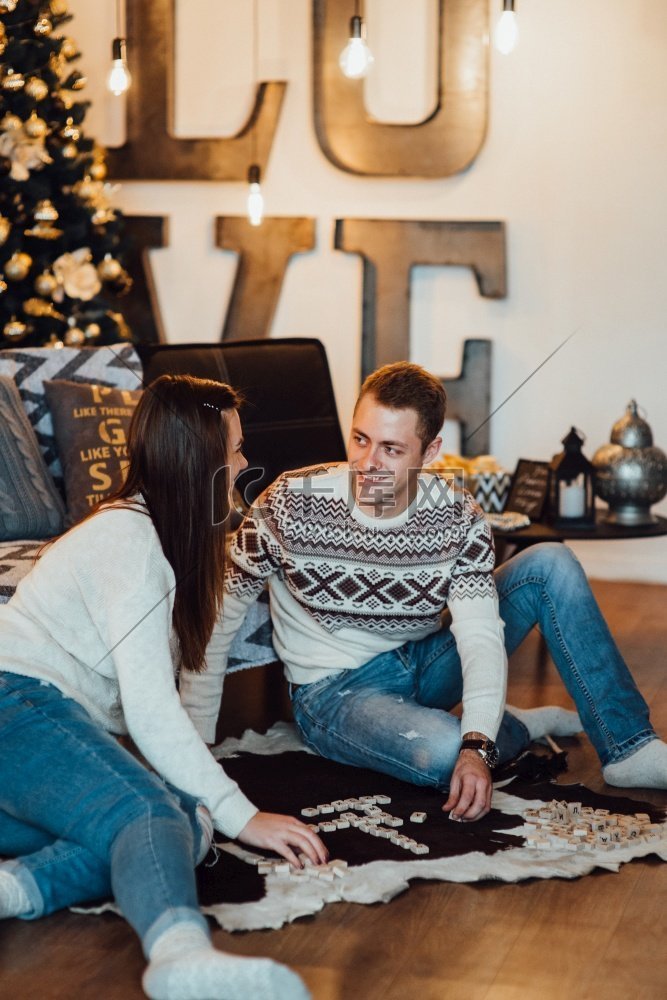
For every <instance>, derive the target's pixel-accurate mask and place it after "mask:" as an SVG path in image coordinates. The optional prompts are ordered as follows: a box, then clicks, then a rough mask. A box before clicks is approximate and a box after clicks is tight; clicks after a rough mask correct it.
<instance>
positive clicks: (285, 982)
mask: <svg viewBox="0 0 667 1000" xmlns="http://www.w3.org/2000/svg"><path fill="white" fill-rule="evenodd" d="M149 958H150V961H149V964H148V968H147V969H146V971H145V972H144V976H143V979H142V985H143V987H144V992H145V993H146V995H147V996H148V997H150V998H151V1000H248V998H249V997H258V998H259V997H261V998H262V1000H309V997H310V994H309V993H308V990H307V989H306V987H305V986H304V984H303V982H302V981H301V980H300V979H299V977H298V976H297V975H296V973H294V972H292V971H291V970H290V969H288V968H287V966H285V965H279V964H278V963H277V962H273V961H271V959H268V958H242V957H238V956H236V955H229V954H227V953H225V952H222V951H217V950H216V949H215V948H214V947H213V945H212V944H211V941H210V939H209V937H208V935H207V933H206V931H205V930H203V928H202V927H200V925H199V924H196V923H194V922H189V921H188V922H186V921H183V922H181V923H178V924H175V925H174V926H173V927H170V928H169V930H168V931H165V932H164V934H161V935H160V937H159V938H158V939H157V941H156V942H155V944H154V945H153V947H152V948H151V951H150V956H149Z"/></svg>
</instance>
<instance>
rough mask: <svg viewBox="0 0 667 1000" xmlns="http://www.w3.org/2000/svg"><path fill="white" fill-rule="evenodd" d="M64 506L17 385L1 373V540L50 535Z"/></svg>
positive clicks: (57, 528) (60, 523)
mask: <svg viewBox="0 0 667 1000" xmlns="http://www.w3.org/2000/svg"><path fill="white" fill-rule="evenodd" d="M64 516H65V509H64V507H63V502H62V500H61V499H60V494H59V493H58V491H57V489H56V488H55V486H54V484H53V480H52V479H51V476H50V475H49V473H48V470H47V468H46V465H45V464H44V459H43V458H42V456H41V453H40V450H39V445H38V444H37V439H36V437H35V434H34V431H33V429H32V427H31V426H30V422H29V420H28V418H27V416H26V415H25V411H24V409H23V404H22V403H21V397H20V396H19V393H18V389H17V388H16V386H15V385H14V382H13V380H12V379H11V378H8V377H7V376H6V375H2V376H0V540H2V541H7V542H8V541H14V540H15V539H18V538H22V539H23V538H51V537H52V536H53V535H57V534H59V533H60V532H61V531H62V530H63V519H64Z"/></svg>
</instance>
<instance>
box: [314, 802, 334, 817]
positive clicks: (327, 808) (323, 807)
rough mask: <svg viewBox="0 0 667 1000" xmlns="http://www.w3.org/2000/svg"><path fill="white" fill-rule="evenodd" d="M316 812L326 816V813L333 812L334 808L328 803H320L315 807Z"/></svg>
mask: <svg viewBox="0 0 667 1000" xmlns="http://www.w3.org/2000/svg"><path fill="white" fill-rule="evenodd" d="M317 811H318V812H320V813H322V815H323V816H325V815H327V814H328V813H332V812H335V810H334V807H333V806H332V805H331V804H330V803H329V802H324V803H322V805H319V806H318V807H317Z"/></svg>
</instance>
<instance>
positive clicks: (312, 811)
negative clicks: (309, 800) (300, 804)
mask: <svg viewBox="0 0 667 1000" xmlns="http://www.w3.org/2000/svg"><path fill="white" fill-rule="evenodd" d="M318 813H319V809H318V808H317V806H306V808H305V809H302V810H301V815H302V816H317V815H318Z"/></svg>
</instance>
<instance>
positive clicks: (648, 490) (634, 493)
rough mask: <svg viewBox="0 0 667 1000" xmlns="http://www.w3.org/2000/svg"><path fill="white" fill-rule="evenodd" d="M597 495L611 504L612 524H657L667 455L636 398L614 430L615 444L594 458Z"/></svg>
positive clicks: (608, 515)
mask: <svg viewBox="0 0 667 1000" xmlns="http://www.w3.org/2000/svg"><path fill="white" fill-rule="evenodd" d="M593 464H594V465H595V470H596V485H595V489H596V492H597V495H598V496H599V497H601V499H602V500H605V501H606V502H607V503H608V504H609V510H608V511H607V513H606V514H605V516H604V519H605V521H607V522H608V523H609V524H622V525H627V526H629V527H634V526H637V527H638V526H640V525H643V524H653V523H654V522H655V520H656V518H655V517H654V516H653V515H652V514H651V512H650V510H649V508H650V506H651V504H653V503H658V501H659V500H662V498H663V497H664V496H665V494H666V493H667V456H666V455H665V453H664V451H662V450H661V449H660V448H656V447H655V445H654V444H653V433H652V431H651V428H650V427H649V425H648V424H647V423H646V421H645V420H644V419H643V418H642V417H640V416H639V413H638V412H637V404H636V402H635V401H634V399H631V400H630V402H629V403H628V405H627V407H626V410H625V416H623V417H621V419H620V420H617V421H616V423H615V424H614V426H613V427H612V429H611V443H610V444H604V445H602V447H601V448H598V450H597V451H596V452H595V454H594V455H593Z"/></svg>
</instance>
